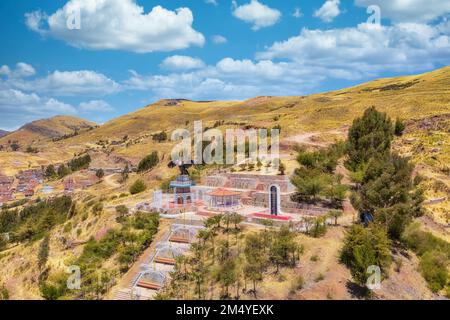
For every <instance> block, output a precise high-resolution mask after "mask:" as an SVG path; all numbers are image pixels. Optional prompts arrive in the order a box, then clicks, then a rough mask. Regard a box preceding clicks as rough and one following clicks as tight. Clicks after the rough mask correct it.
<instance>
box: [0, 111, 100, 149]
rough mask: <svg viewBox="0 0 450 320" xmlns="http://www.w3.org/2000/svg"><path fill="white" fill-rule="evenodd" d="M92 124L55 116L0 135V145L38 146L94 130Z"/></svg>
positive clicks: (82, 120) (72, 118) (73, 118)
mask: <svg viewBox="0 0 450 320" xmlns="http://www.w3.org/2000/svg"><path fill="white" fill-rule="evenodd" d="M96 126H97V125H96V124H95V123H94V122H91V121H88V120H84V119H81V118H77V117H72V116H55V117H52V118H49V119H42V120H37V121H33V122H31V123H28V124H26V125H24V126H22V127H21V128H20V129H18V130H16V131H14V132H11V133H9V134H7V135H5V136H1V135H0V145H3V146H5V147H6V146H8V144H10V143H12V142H17V143H18V144H19V145H20V146H22V147H23V148H26V147H27V146H29V145H32V144H40V143H43V142H48V141H52V140H53V139H58V138H61V137H63V136H65V135H71V134H74V133H75V132H81V131H84V130H89V129H93V128H95V127H96Z"/></svg>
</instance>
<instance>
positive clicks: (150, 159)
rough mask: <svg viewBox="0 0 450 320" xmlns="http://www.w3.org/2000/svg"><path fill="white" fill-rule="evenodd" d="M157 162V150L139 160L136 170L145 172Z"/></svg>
mask: <svg viewBox="0 0 450 320" xmlns="http://www.w3.org/2000/svg"><path fill="white" fill-rule="evenodd" d="M158 163H159V157H158V152H156V151H153V152H152V153H151V154H150V155H148V156H146V157H145V158H144V159H142V160H141V161H140V162H139V165H138V172H145V171H148V170H151V169H153V168H154V167H155V166H156V165H157V164H158Z"/></svg>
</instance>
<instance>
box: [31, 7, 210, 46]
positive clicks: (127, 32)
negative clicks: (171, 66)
mask: <svg viewBox="0 0 450 320" xmlns="http://www.w3.org/2000/svg"><path fill="white" fill-rule="evenodd" d="M78 13H79V14H78ZM78 16H79V18H80V19H79V27H80V28H79V29H75V30H72V29H70V28H68V19H72V17H78ZM193 21H194V17H193V14H192V11H191V10H190V9H189V8H179V9H176V10H175V11H171V10H167V9H165V8H163V7H161V6H156V7H154V8H153V9H152V10H151V11H150V12H149V13H145V12H144V8H143V7H141V6H139V5H138V4H137V3H136V1H135V0H108V1H105V0H70V1H69V2H67V3H66V4H65V5H64V7H62V8H60V9H58V10H57V11H56V12H55V13H53V14H51V15H47V14H45V13H43V12H41V11H35V12H31V13H27V14H26V24H27V26H28V27H29V28H30V29H31V30H33V31H36V32H38V33H40V34H41V35H43V36H50V37H53V38H56V39H60V40H63V41H65V42H66V43H68V44H69V45H71V46H74V47H78V48H87V49H91V50H105V49H109V50H126V51H132V52H137V53H148V52H155V51H172V50H179V49H186V48H188V47H190V46H192V45H197V46H202V45H203V44H204V42H205V38H204V36H203V35H202V34H201V33H200V32H198V31H196V30H194V29H193V27H192V23H193Z"/></svg>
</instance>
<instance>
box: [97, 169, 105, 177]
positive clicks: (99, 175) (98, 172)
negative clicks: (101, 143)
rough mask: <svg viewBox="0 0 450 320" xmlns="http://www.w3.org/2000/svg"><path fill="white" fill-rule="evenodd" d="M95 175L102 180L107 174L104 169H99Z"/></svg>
mask: <svg viewBox="0 0 450 320" xmlns="http://www.w3.org/2000/svg"><path fill="white" fill-rule="evenodd" d="M95 176H96V177H97V178H99V179H100V180H101V179H103V177H104V176H105V171H103V169H98V170H97V171H96V172H95Z"/></svg>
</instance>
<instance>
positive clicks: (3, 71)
mask: <svg viewBox="0 0 450 320" xmlns="http://www.w3.org/2000/svg"><path fill="white" fill-rule="evenodd" d="M10 74H11V69H10V68H9V67H8V66H6V65H3V66H1V67H0V76H9V75H10Z"/></svg>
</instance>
